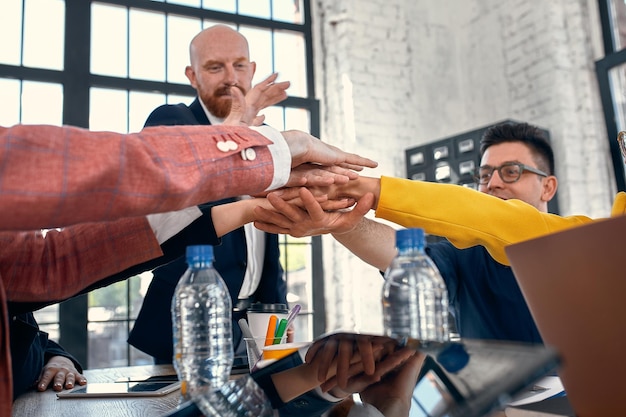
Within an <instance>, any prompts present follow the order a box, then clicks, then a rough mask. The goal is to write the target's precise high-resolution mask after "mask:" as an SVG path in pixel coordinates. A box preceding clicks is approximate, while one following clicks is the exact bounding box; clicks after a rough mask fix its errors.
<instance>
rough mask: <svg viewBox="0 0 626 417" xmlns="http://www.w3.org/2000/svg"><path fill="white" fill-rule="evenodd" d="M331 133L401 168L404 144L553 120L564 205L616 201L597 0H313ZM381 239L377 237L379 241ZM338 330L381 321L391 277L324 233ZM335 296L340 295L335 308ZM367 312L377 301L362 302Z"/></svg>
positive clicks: (325, 134)
mask: <svg viewBox="0 0 626 417" xmlns="http://www.w3.org/2000/svg"><path fill="white" fill-rule="evenodd" d="M312 3H313V13H314V14H313V16H314V20H313V25H314V37H315V43H316V45H315V52H314V56H315V59H316V79H317V86H316V89H317V94H318V98H319V99H320V101H321V108H322V114H321V120H322V139H323V140H326V141H329V142H331V143H333V144H335V145H337V146H340V147H342V148H345V149H348V150H354V151H357V152H359V153H361V154H363V155H365V156H368V157H371V158H374V159H376V160H377V161H378V162H379V163H380V166H379V168H377V169H376V170H373V171H369V172H367V174H369V175H372V176H379V175H395V176H401V177H404V176H405V169H404V150H405V149H406V148H409V147H414V146H417V145H420V144H424V143H427V142H430V141H433V140H436V139H439V138H441V137H444V136H450V135H454V134H457V133H461V132H464V131H468V130H473V129H475V128H478V127H481V126H484V125H487V124H490V123H493V122H496V121H499V120H503V119H509V118H510V119H515V120H523V121H528V122H530V123H533V124H536V125H539V126H541V127H543V128H546V129H548V130H549V131H550V135H551V139H552V143H553V147H554V149H555V156H556V163H557V175H558V177H559V181H560V185H559V194H558V196H559V207H560V210H561V213H562V214H566V215H567V214H574V213H576V214H586V215H589V216H592V217H601V216H606V215H608V214H609V210H610V207H611V203H612V197H613V194H614V190H615V185H614V180H613V179H612V175H613V174H612V166H611V162H610V158H609V155H608V144H607V139H606V132H605V128H604V121H603V115H602V109H601V105H600V100H599V93H598V87H597V83H596V78H595V72H594V61H595V60H597V59H598V58H600V57H601V53H602V52H601V39H600V38H599V36H600V31H599V29H598V28H599V20H598V12H597V10H596V8H597V2H596V1H594V0H550V1H545V0H446V1H436V0H425V1H421V0H420V1H415V0H358V1H357V0H345V1H341V0H317V1H315V2H312ZM373 244H375V242H373ZM324 250H325V251H324V258H325V274H326V277H327V279H328V280H329V282H328V284H327V286H326V288H329V289H330V288H334V289H335V291H332V292H331V290H329V291H328V292H327V294H326V296H327V306H328V308H329V314H328V317H329V318H328V320H327V321H328V329H329V330H330V329H336V328H345V327H358V328H361V329H363V328H372V329H380V326H381V325H382V323H379V322H378V321H379V320H378V316H377V315H373V316H371V317H375V319H374V321H372V320H368V316H369V314H370V313H369V312H370V311H376V310H375V309H379V304H380V302H379V296H380V286H381V285H382V280H381V278H380V275H379V274H378V271H376V270H375V269H374V268H372V267H369V266H366V265H364V264H363V263H362V262H361V261H360V260H358V259H355V258H354V257H353V256H352V255H351V254H349V252H348V251H346V250H345V249H344V248H343V247H342V246H340V245H338V244H337V243H336V242H334V240H333V239H332V238H330V237H326V238H325V239H324ZM332 306H341V308H340V309H337V311H332V310H331V308H332ZM365 312H367V313H365Z"/></svg>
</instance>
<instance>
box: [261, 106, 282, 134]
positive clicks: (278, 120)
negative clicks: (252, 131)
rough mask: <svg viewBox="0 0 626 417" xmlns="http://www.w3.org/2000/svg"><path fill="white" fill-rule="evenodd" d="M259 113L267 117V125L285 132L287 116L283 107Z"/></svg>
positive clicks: (271, 108) (275, 107)
mask: <svg viewBox="0 0 626 417" xmlns="http://www.w3.org/2000/svg"><path fill="white" fill-rule="evenodd" d="M259 113H260V114H263V115H265V123H267V124H268V125H270V126H272V127H273V128H274V129H277V130H280V131H283V130H285V114H284V109H283V107H280V106H272V107H268V108H266V109H263V110H261V111H260V112H259Z"/></svg>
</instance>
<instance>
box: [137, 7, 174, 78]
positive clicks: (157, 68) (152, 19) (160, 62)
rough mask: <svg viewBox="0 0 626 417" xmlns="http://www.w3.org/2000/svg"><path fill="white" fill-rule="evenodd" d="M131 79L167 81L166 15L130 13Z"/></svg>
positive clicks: (139, 11)
mask: <svg viewBox="0 0 626 417" xmlns="http://www.w3.org/2000/svg"><path fill="white" fill-rule="evenodd" d="M129 26H130V32H129V35H130V36H129V38H130V70H129V73H130V77H131V78H140V79H144V80H153V81H165V15H163V14H162V13H153V12H145V11H141V10H138V9H131V11H130V25H129Z"/></svg>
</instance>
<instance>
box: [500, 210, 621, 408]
mask: <svg viewBox="0 0 626 417" xmlns="http://www.w3.org/2000/svg"><path fill="white" fill-rule="evenodd" d="M624 248H626V216H623V217H615V218H611V219H606V220H600V221H597V222H594V223H591V224H588V225H585V226H581V227H577V228H574V229H570V230H566V231H563V232H559V233H555V234H551V235H548V236H544V237H541V238H537V239H533V240H529V241H525V242H522V243H518V244H515V245H511V246H509V247H507V248H506V249H505V250H506V254H507V256H508V258H509V260H510V261H511V266H512V268H513V272H514V274H515V277H516V279H517V281H518V283H519V286H520V288H521V290H522V293H523V295H524V298H525V299H526V302H527V303H528V307H529V309H530V311H531V313H532V315H533V318H534V319H535V322H536V324H537V327H538V329H539V332H540V334H541V336H542V338H543V340H544V342H545V343H546V345H549V346H551V347H554V348H555V349H556V350H557V352H558V353H559V355H560V356H561V359H562V366H561V367H560V369H559V371H558V373H559V376H560V377H561V381H562V383H563V387H564V388H565V392H566V393H567V397H568V399H569V402H570V403H571V405H572V407H573V409H574V411H575V412H576V415H577V416H583V417H585V416H610V415H626V402H625V401H624V400H623V399H622V396H623V395H624V392H625V391H626V359H625V358H624V354H625V349H626V299H625V298H626V272H625V271H626V268H625V267H624V266H625V265H626V254H625V251H624Z"/></svg>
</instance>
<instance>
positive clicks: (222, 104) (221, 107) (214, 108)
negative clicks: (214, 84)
mask: <svg viewBox="0 0 626 417" xmlns="http://www.w3.org/2000/svg"><path fill="white" fill-rule="evenodd" d="M236 87H237V88H238V89H239V90H241V92H242V94H244V95H245V94H246V92H245V91H244V90H243V88H241V87H239V86H236ZM229 90H230V88H229V87H223V88H220V89H219V90H216V91H215V92H214V93H213V94H210V95H202V96H200V98H201V99H202V102H203V103H204V105H205V106H206V108H207V109H208V110H209V112H210V113H211V114H212V115H213V116H215V117H219V118H222V119H223V118H226V117H227V116H228V115H229V114H230V108H231V106H232V99H231V97H230V91H229Z"/></svg>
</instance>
